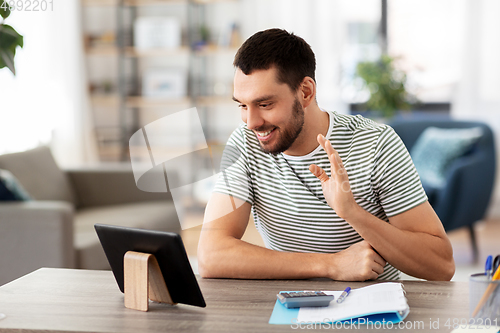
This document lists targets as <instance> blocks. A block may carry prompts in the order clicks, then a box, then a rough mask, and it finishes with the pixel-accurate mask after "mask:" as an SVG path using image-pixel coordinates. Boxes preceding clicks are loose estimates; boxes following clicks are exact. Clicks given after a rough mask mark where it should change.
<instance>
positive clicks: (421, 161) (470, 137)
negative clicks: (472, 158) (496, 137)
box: [410, 127, 483, 188]
mask: <svg viewBox="0 0 500 333" xmlns="http://www.w3.org/2000/svg"><path fill="white" fill-rule="evenodd" d="M482 135H483V131H482V129H481V128H480V127H473V128H460V129H459V128H437V127H428V128H426V129H425V130H424V131H423V132H422V134H421V135H420V136H419V138H418V139H417V141H416V142H415V145H414V146H413V148H412V149H411V152H410V155H411V157H412V159H413V163H414V164H415V168H417V171H418V174H419V175H420V179H421V180H422V182H425V183H427V184H428V185H430V186H433V187H437V188H442V187H443V186H444V184H445V182H446V170H447V168H448V166H449V165H450V164H451V162H453V161H454V160H455V159H456V158H458V157H460V156H462V155H463V154H464V153H466V152H467V151H468V150H469V149H470V148H471V147H472V145H473V144H474V143H476V142H477V140H478V139H479V138H480V137H481V136H482Z"/></svg>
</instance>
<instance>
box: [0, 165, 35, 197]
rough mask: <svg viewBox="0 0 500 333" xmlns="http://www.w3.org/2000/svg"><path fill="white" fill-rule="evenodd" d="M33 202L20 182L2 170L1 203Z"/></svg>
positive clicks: (0, 181) (0, 182) (0, 176)
mask: <svg viewBox="0 0 500 333" xmlns="http://www.w3.org/2000/svg"><path fill="white" fill-rule="evenodd" d="M27 200H32V198H31V196H30V195H29V194H28V192H26V190H25V189H24V188H23V186H22V185H21V184H20V183H19V181H18V180H17V179H16V177H14V176H13V175H12V173H10V171H7V170H1V169H0V201H27Z"/></svg>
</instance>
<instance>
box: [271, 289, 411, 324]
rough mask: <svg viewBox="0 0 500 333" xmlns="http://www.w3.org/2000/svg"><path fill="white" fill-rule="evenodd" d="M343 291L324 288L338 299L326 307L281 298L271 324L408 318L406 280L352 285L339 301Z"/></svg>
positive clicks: (396, 321)
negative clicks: (283, 301) (289, 305)
mask: <svg viewBox="0 0 500 333" xmlns="http://www.w3.org/2000/svg"><path fill="white" fill-rule="evenodd" d="M342 291H343V290H339V291H323V292H324V293H325V294H328V295H334V296H335V299H334V300H333V301H331V302H330V305H329V306H326V307H302V308H298V309H287V308H286V307H285V306H284V305H282V304H281V303H280V302H279V301H278V300H276V304H275V305H274V310H273V313H272V315H271V318H270V319H269V323H270V324H281V325H290V324H295V323H298V322H300V323H321V322H323V323H335V322H339V321H351V320H352V321H353V322H359V323H360V324H363V323H368V321H369V322H373V323H376V322H383V321H384V320H385V322H393V323H398V322H400V321H402V320H404V319H405V318H406V316H407V315H408V313H409V312H410V307H409V306H408V303H407V301H406V297H405V291H404V288H403V284H402V283H399V282H383V283H377V284H373V285H370V286H367V287H363V288H358V289H352V290H351V293H350V294H349V296H347V297H346V299H345V300H344V302H342V303H337V299H338V297H339V296H340V294H342Z"/></svg>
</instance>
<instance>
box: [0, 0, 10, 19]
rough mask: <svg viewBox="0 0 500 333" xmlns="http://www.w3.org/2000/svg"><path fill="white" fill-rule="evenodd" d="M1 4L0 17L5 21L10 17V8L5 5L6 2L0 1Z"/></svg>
mask: <svg viewBox="0 0 500 333" xmlns="http://www.w3.org/2000/svg"><path fill="white" fill-rule="evenodd" d="M0 1H1V2H2V4H0V16H1V17H3V18H4V19H6V18H7V17H9V15H10V6H9V5H8V4H7V1H4V0H0Z"/></svg>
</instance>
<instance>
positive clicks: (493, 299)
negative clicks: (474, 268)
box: [469, 273, 500, 323]
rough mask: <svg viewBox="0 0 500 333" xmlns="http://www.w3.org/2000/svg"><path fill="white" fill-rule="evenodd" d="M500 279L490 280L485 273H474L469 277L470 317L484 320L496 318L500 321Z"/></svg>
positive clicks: (492, 320)
mask: <svg viewBox="0 0 500 333" xmlns="http://www.w3.org/2000/svg"><path fill="white" fill-rule="evenodd" d="M499 285H500V280H490V279H488V277H487V275H485V274H484V273H479V274H473V275H471V276H470V278H469V315H470V318H475V319H479V318H481V319H483V322H486V321H487V320H488V321H491V322H492V323H494V320H495V319H496V320H497V322H500V288H499Z"/></svg>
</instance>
